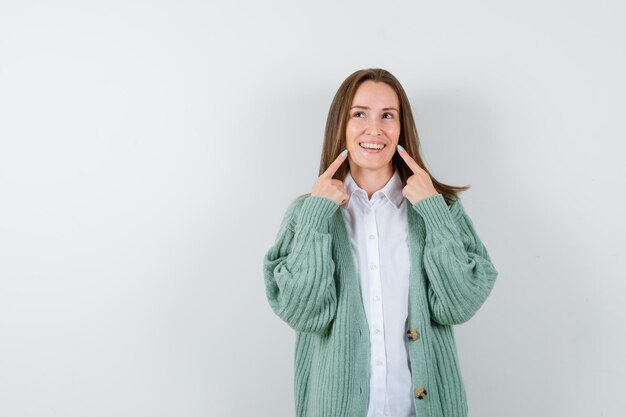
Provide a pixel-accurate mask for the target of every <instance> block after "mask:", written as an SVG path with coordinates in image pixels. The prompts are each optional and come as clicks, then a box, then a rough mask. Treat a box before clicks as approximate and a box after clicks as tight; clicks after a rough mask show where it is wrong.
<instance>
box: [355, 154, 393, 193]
mask: <svg viewBox="0 0 626 417" xmlns="http://www.w3.org/2000/svg"><path fill="white" fill-rule="evenodd" d="M350 175H352V179H354V182H355V183H356V185H358V186H359V187H361V188H362V189H363V190H365V192H366V193H367V198H368V199H371V198H372V194H374V193H375V192H376V191H378V190H380V189H381V188H383V187H384V186H385V185H386V184H387V183H388V182H389V180H390V179H391V177H392V176H393V164H391V163H390V164H389V165H387V166H385V167H383V168H380V169H376V170H371V169H367V168H361V167H359V166H357V165H356V164H353V163H352V162H350Z"/></svg>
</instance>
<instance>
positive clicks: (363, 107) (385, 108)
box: [350, 106, 398, 111]
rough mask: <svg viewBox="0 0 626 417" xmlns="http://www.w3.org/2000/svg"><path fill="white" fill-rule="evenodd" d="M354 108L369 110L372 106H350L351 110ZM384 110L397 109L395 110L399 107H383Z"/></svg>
mask: <svg viewBox="0 0 626 417" xmlns="http://www.w3.org/2000/svg"><path fill="white" fill-rule="evenodd" d="M352 109H366V110H369V109H370V108H369V107H367V106H352V107H351V108H350V110H352ZM382 110H395V111H398V109H396V108H395V107H383V108H382Z"/></svg>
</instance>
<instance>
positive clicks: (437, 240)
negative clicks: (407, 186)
mask: <svg viewBox="0 0 626 417" xmlns="http://www.w3.org/2000/svg"><path fill="white" fill-rule="evenodd" d="M413 209H414V210H416V211H417V212H418V213H419V214H420V215H421V216H422V218H423V219H424V223H425V227H426V237H425V246H424V268H425V270H426V275H427V277H428V281H429V285H428V303H429V308H430V313H431V318H432V319H433V320H434V321H436V322H438V323H440V324H448V325H451V324H460V323H464V322H466V321H468V320H469V319H470V318H471V317H472V316H473V315H474V314H475V313H476V312H477V311H478V309H479V308H480V307H481V306H482V305H483V303H484V302H485V300H486V299H487V296H488V295H489V294H490V292H491V290H492V288H493V286H494V283H495V280H496V277H497V276H498V271H497V270H496V268H495V267H494V265H493V263H492V262H491V258H490V256H489V253H488V252H487V249H486V248H485V246H484V245H483V243H482V242H481V240H480V238H479V237H478V234H477V233H476V230H475V228H474V225H473V223H472V221H471V219H470V218H469V216H468V215H467V213H466V212H465V209H464V208H463V205H462V204H461V201H460V200H459V199H458V197H457V199H456V200H455V201H454V202H453V203H452V205H451V206H450V207H448V205H447V204H446V202H445V200H444V198H443V195H441V194H436V195H434V196H430V197H427V198H425V199H422V200H420V201H418V202H416V203H415V204H414V205H413Z"/></svg>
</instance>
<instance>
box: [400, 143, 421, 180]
mask: <svg viewBox="0 0 626 417" xmlns="http://www.w3.org/2000/svg"><path fill="white" fill-rule="evenodd" d="M398 153H399V154H400V157H401V158H402V159H404V162H406V164H407V165H408V166H409V168H411V171H413V173H414V174H417V173H420V172H422V171H423V169H422V168H421V167H420V166H419V165H418V164H417V162H415V160H414V159H413V158H411V155H409V154H408V152H407V151H406V150H405V149H404V148H403V147H402V146H400V145H398Z"/></svg>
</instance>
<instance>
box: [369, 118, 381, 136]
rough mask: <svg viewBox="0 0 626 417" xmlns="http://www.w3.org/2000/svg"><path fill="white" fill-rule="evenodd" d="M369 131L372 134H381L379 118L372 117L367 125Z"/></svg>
mask: <svg viewBox="0 0 626 417" xmlns="http://www.w3.org/2000/svg"><path fill="white" fill-rule="evenodd" d="M367 133H369V134H370V135H380V122H379V121H378V119H371V121H370V122H369V124H368V125H367Z"/></svg>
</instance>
